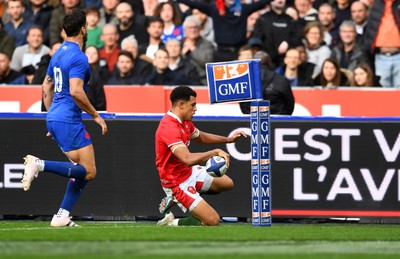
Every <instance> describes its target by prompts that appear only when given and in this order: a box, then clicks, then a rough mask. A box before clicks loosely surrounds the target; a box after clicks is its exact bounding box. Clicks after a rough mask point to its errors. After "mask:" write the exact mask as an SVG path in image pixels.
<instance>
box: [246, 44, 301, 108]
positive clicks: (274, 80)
mask: <svg viewBox="0 0 400 259" xmlns="http://www.w3.org/2000/svg"><path fill="white" fill-rule="evenodd" d="M241 50H242V49H241ZM254 59H261V61H260V65H261V67H260V69H261V80H262V88H263V99H264V100H269V101H270V112H271V114H280V115H292V113H293V110H294V96H293V92H292V88H291V87H290V84H289V81H288V80H287V79H286V78H284V77H283V76H281V75H279V74H277V73H275V72H274V71H272V70H271V69H270V68H269V67H268V66H266V64H268V63H269V61H268V59H270V57H269V56H268V54H267V53H266V52H264V51H259V52H257V53H256V54H254ZM239 105H240V109H241V110H242V113H243V114H249V113H250V102H241V103H240V104H239Z"/></svg>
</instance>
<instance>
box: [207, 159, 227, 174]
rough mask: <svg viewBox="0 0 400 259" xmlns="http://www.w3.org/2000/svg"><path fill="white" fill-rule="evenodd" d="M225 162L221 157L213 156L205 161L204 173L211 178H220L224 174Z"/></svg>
mask: <svg viewBox="0 0 400 259" xmlns="http://www.w3.org/2000/svg"><path fill="white" fill-rule="evenodd" d="M227 169H228V168H227V167H226V161H225V159H224V158H223V157H220V156H213V157H211V158H210V159H208V160H207V163H206V171H207V172H208V174H209V175H211V176H212V177H221V176H223V175H224V174H225V173H226V170H227Z"/></svg>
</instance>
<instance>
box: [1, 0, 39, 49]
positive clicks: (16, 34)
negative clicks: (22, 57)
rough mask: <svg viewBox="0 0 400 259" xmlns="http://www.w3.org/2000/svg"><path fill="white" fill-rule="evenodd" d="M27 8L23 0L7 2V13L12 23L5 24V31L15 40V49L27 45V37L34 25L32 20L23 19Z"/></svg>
mask: <svg viewBox="0 0 400 259" xmlns="http://www.w3.org/2000/svg"><path fill="white" fill-rule="evenodd" d="M24 12H25V6H24V3H23V2H22V0H9V1H8V2H7V13H8V14H9V15H10V21H9V22H8V23H6V24H5V26H4V30H5V31H6V32H7V34H8V35H9V36H10V37H11V38H13V39H14V41H15V47H19V46H22V45H24V44H26V35H27V33H28V30H29V28H30V27H31V26H32V25H33V23H32V22H31V21H30V20H26V19H24V17H23V14H24Z"/></svg>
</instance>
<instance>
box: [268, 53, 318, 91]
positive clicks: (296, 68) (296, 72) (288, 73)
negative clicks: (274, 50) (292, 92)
mask: <svg viewBox="0 0 400 259" xmlns="http://www.w3.org/2000/svg"><path fill="white" fill-rule="evenodd" d="M283 62H284V65H283V66H280V67H278V68H277V69H276V70H275V72H276V73H278V74H279V75H281V76H284V77H285V78H286V79H287V80H288V81H289V83H290V85H291V86H292V87H296V86H309V87H310V86H313V79H312V77H311V76H312V70H311V72H310V73H307V69H306V67H305V66H302V65H301V60H300V51H298V50H297V49H289V50H288V51H287V52H286V54H285V59H284V61H283Z"/></svg>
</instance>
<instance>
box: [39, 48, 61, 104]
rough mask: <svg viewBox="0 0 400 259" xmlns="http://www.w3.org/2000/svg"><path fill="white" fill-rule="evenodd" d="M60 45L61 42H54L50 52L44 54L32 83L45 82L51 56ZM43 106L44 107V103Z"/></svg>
mask: <svg viewBox="0 0 400 259" xmlns="http://www.w3.org/2000/svg"><path fill="white" fill-rule="evenodd" d="M60 46H61V43H56V44H54V45H53V46H52V47H51V49H50V51H49V53H48V54H46V55H43V56H42V57H41V59H40V61H39V63H37V69H36V71H35V75H34V77H33V80H32V84H34V85H41V84H42V83H43V80H44V78H45V77H46V73H47V67H48V66H49V64H50V60H51V57H52V56H53V55H54V53H55V52H56V51H57V50H58V48H59V47H60ZM42 107H44V105H43V106H42ZM42 111H46V110H43V109H42Z"/></svg>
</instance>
